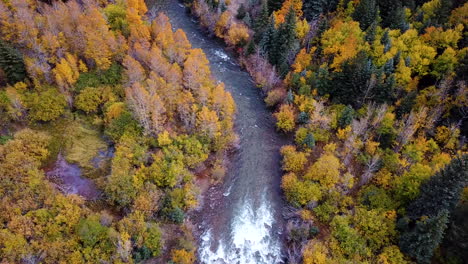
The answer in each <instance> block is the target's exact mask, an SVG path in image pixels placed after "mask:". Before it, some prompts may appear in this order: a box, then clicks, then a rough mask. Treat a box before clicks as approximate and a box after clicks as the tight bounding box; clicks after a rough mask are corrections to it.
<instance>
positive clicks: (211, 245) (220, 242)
mask: <svg viewBox="0 0 468 264" xmlns="http://www.w3.org/2000/svg"><path fill="white" fill-rule="evenodd" d="M149 6H150V7H151V6H153V8H155V7H156V6H157V7H158V8H159V10H160V11H163V12H165V13H166V14H167V15H168V17H169V18H170V20H171V23H172V26H173V27H174V29H177V28H181V29H183V30H184V31H185V33H186V34H187V37H188V39H189V40H190V42H191V43H192V46H193V47H194V48H201V49H203V51H204V52H205V54H206V56H207V58H208V60H209V61H210V66H211V71H212V74H213V77H214V78H215V79H216V80H218V81H220V82H224V83H225V85H226V89H227V90H228V91H229V92H231V94H232V96H233V98H234V100H235V102H236V105H237V109H238V111H237V116H236V121H235V129H236V132H237V134H238V135H239V138H240V144H239V149H238V150H237V151H236V153H235V154H234V155H233V157H232V163H231V165H230V167H229V168H228V173H227V176H226V180H225V183H224V184H223V185H222V186H220V187H213V188H211V189H210V190H208V192H207V194H206V196H205V198H204V201H203V208H202V209H201V215H200V217H198V218H199V219H198V220H197V221H196V222H197V223H196V224H197V225H198V226H197V227H198V228H200V235H201V241H200V246H199V252H198V254H199V257H198V258H199V260H200V262H201V263H207V264H208V263H220V264H222V263H226V264H249V263H258V264H275V263H282V261H281V259H282V257H281V256H282V252H281V248H282V228H283V221H282V217H281V209H282V206H283V201H282V198H281V194H280V189H279V185H280V179H281V171H280V156H279V151H278V150H279V148H280V146H281V145H283V144H284V143H285V139H284V138H282V137H280V136H278V134H277V133H276V132H275V126H274V121H273V119H272V117H271V113H270V112H269V111H268V110H267V109H266V107H265V104H264V102H263V99H262V97H261V96H260V93H259V90H258V88H256V86H255V85H254V83H253V81H252V79H251V78H250V76H249V74H248V73H246V72H245V71H243V70H242V69H241V68H240V67H239V65H238V64H237V63H236V61H235V59H233V56H232V55H231V54H229V53H227V52H225V51H224V49H223V45H222V43H220V42H219V41H218V40H215V39H211V38H209V37H207V36H206V34H204V33H203V31H201V30H200V28H199V27H198V25H197V22H196V21H195V20H194V19H193V18H191V17H190V16H189V15H187V14H186V11H185V8H184V7H183V6H182V5H181V4H180V3H179V2H177V1H176V0H167V1H165V2H163V3H161V0H159V1H157V3H156V4H155V5H151V4H149Z"/></svg>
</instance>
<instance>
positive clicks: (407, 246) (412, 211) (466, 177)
mask: <svg viewBox="0 0 468 264" xmlns="http://www.w3.org/2000/svg"><path fill="white" fill-rule="evenodd" d="M467 184H468V155H464V156H462V157H460V158H455V159H453V160H452V161H451V162H450V164H449V165H447V166H446V167H445V168H444V169H442V170H441V171H439V172H438V173H436V175H434V176H433V177H431V178H430V179H429V180H428V181H427V182H425V183H423V184H422V185H421V187H420V195H419V197H418V198H417V199H416V200H414V201H413V202H412V203H411V204H410V205H409V206H408V207H407V208H406V212H407V215H406V216H405V217H404V218H402V219H400V220H399V224H398V225H399V228H400V230H401V236H400V248H401V250H402V251H403V252H405V253H406V254H408V255H409V256H411V257H413V258H415V259H416V260H417V261H418V262H419V263H429V262H430V260H431V257H432V255H433V252H434V249H436V248H437V247H438V245H439V244H440V242H441V241H442V238H443V235H444V232H445V230H446V228H447V223H448V217H449V215H450V213H451V212H452V211H453V210H454V208H455V206H456V204H457V203H458V201H459V199H460V195H461V192H462V190H463V188H464V187H465V186H466V185H467Z"/></svg>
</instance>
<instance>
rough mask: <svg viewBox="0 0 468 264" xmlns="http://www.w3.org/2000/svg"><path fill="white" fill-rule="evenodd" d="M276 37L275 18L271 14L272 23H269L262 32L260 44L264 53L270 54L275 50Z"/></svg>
mask: <svg viewBox="0 0 468 264" xmlns="http://www.w3.org/2000/svg"><path fill="white" fill-rule="evenodd" d="M275 39H276V28H275V18H274V17H273V16H271V19H270V23H268V25H267V27H266V29H265V32H264V33H263V34H262V39H261V40H260V43H259V46H260V48H261V49H262V51H263V52H264V53H267V54H270V53H272V52H274V47H275Z"/></svg>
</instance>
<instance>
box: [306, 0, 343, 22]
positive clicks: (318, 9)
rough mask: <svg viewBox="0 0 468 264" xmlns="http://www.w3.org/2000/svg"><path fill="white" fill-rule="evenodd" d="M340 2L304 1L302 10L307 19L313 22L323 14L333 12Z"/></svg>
mask: <svg viewBox="0 0 468 264" xmlns="http://www.w3.org/2000/svg"><path fill="white" fill-rule="evenodd" d="M338 2H339V1H338V0H304V4H303V6H302V10H303V11H304V16H305V18H306V19H307V20H308V21H312V20H313V19H315V18H317V17H318V16H319V15H320V14H322V13H328V12H333V11H334V10H335V9H336V7H337V5H338Z"/></svg>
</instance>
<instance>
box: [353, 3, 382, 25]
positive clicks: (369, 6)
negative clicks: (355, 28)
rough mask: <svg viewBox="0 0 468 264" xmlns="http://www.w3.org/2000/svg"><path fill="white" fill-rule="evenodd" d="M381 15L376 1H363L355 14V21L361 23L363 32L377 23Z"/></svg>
mask: <svg viewBox="0 0 468 264" xmlns="http://www.w3.org/2000/svg"><path fill="white" fill-rule="evenodd" d="M378 15H379V11H378V6H377V4H376V1H375V0H361V1H360V2H359V4H358V6H357V7H356V9H355V11H354V13H353V19H354V20H355V21H358V22H359V26H360V27H361V29H362V30H363V31H365V30H366V29H367V28H368V27H370V26H371V25H372V23H375V22H376V21H377V16H378Z"/></svg>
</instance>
